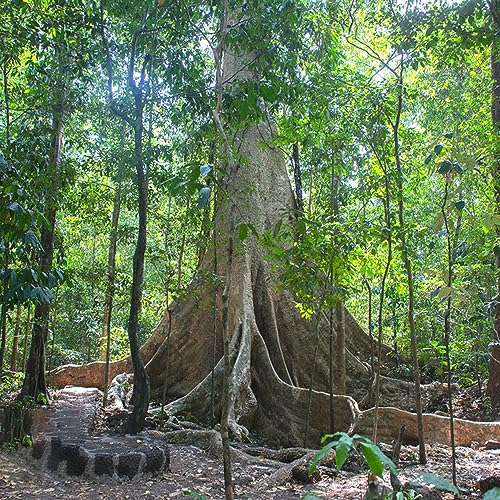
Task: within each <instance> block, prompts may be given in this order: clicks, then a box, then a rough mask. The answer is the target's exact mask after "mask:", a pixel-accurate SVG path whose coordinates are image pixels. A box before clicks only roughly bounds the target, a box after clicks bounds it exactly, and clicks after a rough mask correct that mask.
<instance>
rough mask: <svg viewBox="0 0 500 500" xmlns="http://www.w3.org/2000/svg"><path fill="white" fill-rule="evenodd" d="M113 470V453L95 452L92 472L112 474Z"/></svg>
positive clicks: (97, 474) (102, 474) (98, 474)
mask: <svg viewBox="0 0 500 500" xmlns="http://www.w3.org/2000/svg"><path fill="white" fill-rule="evenodd" d="M114 471H115V466H114V463H113V455H111V454H110V453H97V454H96V455H95V457H94V474H95V475H96V476H112V475H113V473H114Z"/></svg>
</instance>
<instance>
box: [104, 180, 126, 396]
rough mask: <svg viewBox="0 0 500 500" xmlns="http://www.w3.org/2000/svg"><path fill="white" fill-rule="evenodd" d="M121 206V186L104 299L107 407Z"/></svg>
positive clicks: (112, 228) (105, 392)
mask: <svg viewBox="0 0 500 500" xmlns="http://www.w3.org/2000/svg"><path fill="white" fill-rule="evenodd" d="M120 205H121V185H120V184H119V185H118V188H117V190H116V192H115V197H114V200H113V213H112V215H111V233H110V239H109V249H108V269H107V283H106V295H105V297H104V313H103V320H102V341H101V360H103V361H105V363H106V369H105V371H104V398H103V406H106V400H107V393H108V386H109V356H110V349H111V314H112V311H113V297H114V294H115V268H116V240H117V232H118V220H119V218H120Z"/></svg>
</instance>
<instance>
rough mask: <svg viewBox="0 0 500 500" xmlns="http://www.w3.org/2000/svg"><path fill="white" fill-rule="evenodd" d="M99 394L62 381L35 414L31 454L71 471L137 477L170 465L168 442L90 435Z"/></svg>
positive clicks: (56, 469) (51, 467)
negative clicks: (54, 396) (62, 385)
mask: <svg viewBox="0 0 500 500" xmlns="http://www.w3.org/2000/svg"><path fill="white" fill-rule="evenodd" d="M101 399H102V393H101V392H100V391H99V390H98V389H96V388H85V387H73V386H66V387H65V388H64V389H63V390H62V391H61V392H60V393H59V396H58V398H57V399H56V400H55V401H53V402H52V403H51V404H50V405H49V406H47V407H45V408H42V409H37V410H36V412H35V415H34V419H33V427H32V437H33V447H32V448H31V458H32V459H34V460H35V462H36V463H37V464H38V465H41V466H42V467H46V468H47V469H49V470H50V471H53V472H58V473H61V474H67V475H70V476H90V477H95V478H100V477H114V478H128V479H135V478H137V477H140V476H143V475H149V474H155V473H159V472H161V471H163V470H164V469H168V467H169V464H170V455H169V449H168V446H167V445H166V444H165V443H164V442H162V441H161V440H158V439H153V438H150V437H143V436H112V437H111V436H93V435H92V434H93V431H94V428H95V422H96V419H97V415H98V411H99V408H100V401H101Z"/></svg>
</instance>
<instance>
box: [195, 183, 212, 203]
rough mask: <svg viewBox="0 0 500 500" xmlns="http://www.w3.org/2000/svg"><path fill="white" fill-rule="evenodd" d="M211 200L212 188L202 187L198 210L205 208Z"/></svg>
mask: <svg viewBox="0 0 500 500" xmlns="http://www.w3.org/2000/svg"><path fill="white" fill-rule="evenodd" d="M209 198H210V188H209V187H208V186H205V187H202V188H201V189H200V194H199V195H198V201H197V202H196V205H197V206H198V208H203V207H205V206H206V204H207V203H208V199H209Z"/></svg>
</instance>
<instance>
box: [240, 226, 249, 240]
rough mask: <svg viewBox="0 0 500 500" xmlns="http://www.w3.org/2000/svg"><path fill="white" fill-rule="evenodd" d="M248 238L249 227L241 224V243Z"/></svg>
mask: <svg viewBox="0 0 500 500" xmlns="http://www.w3.org/2000/svg"><path fill="white" fill-rule="evenodd" d="M247 236H248V225H247V224H240V230H239V238H240V240H241V241H245V240H246V238H247Z"/></svg>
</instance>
